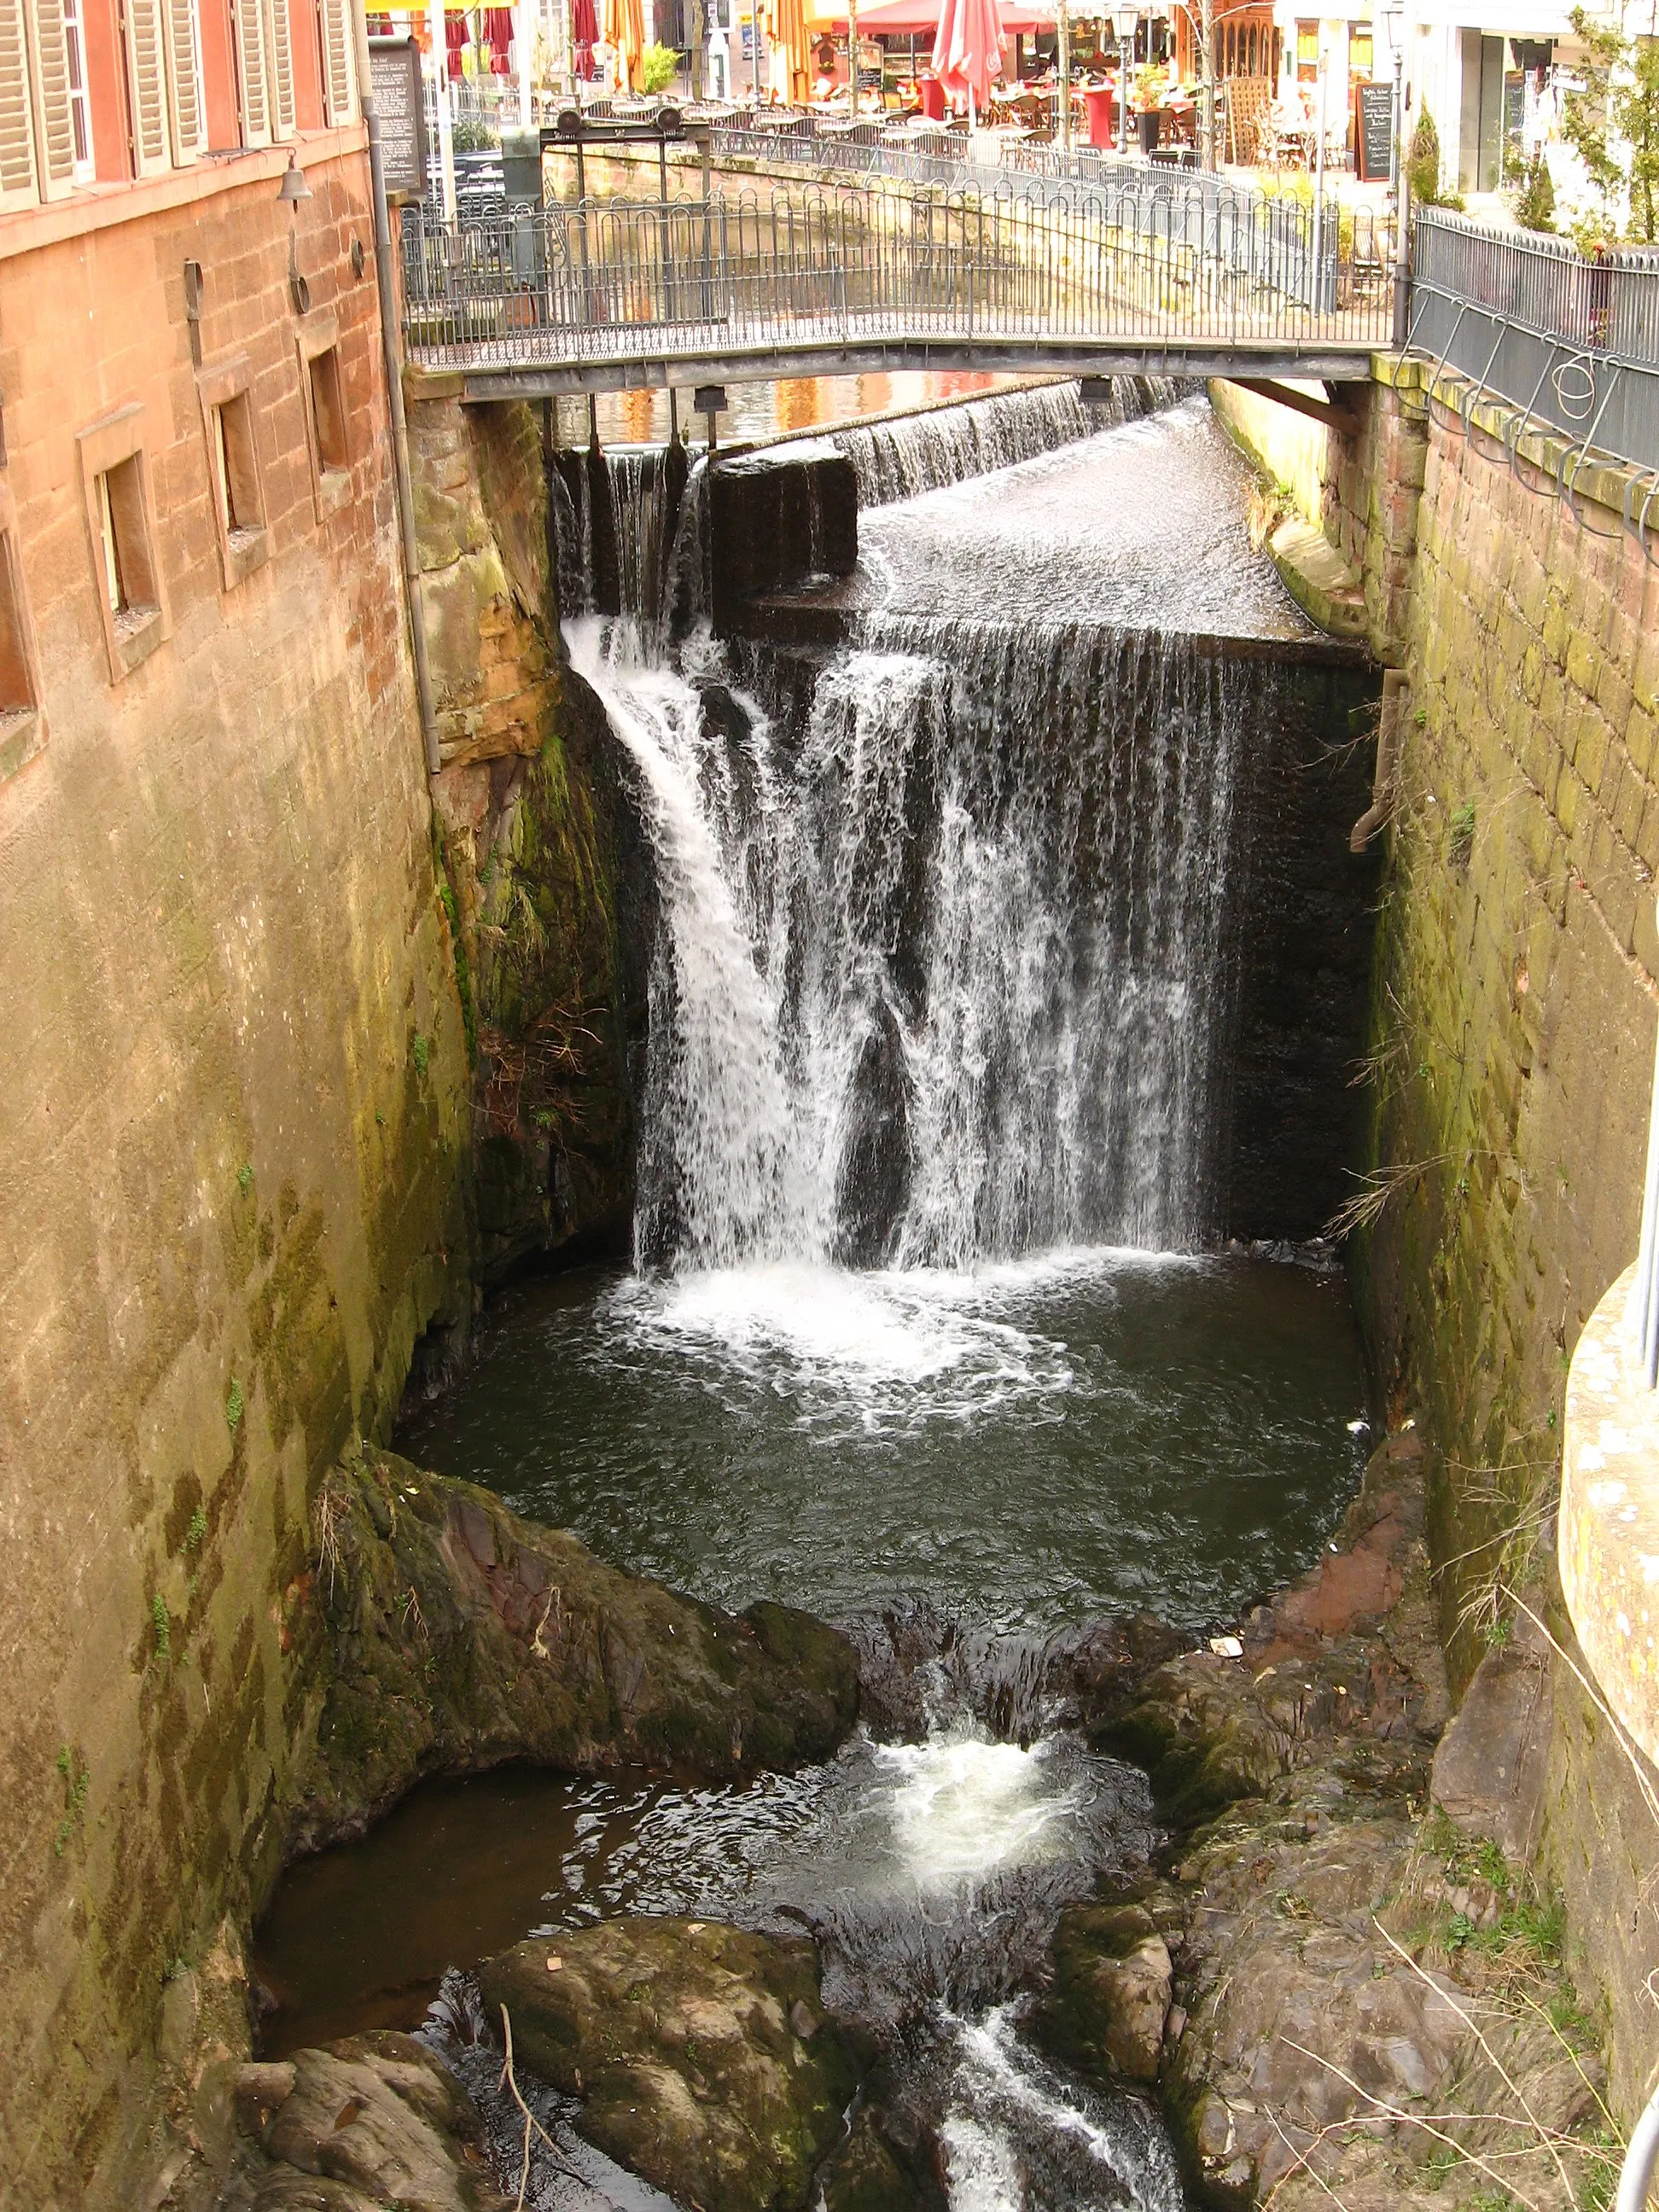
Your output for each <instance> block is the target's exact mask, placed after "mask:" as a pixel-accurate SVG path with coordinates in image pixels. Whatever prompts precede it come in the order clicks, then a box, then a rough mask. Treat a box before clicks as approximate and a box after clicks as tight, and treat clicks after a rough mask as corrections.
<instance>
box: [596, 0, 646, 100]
mask: <svg viewBox="0 0 1659 2212" xmlns="http://www.w3.org/2000/svg"><path fill="white" fill-rule="evenodd" d="M605 40H606V42H607V44H608V45H610V46H612V47H614V48H615V50H616V55H617V89H618V90H619V91H620V90H622V89H623V88H626V89H627V90H628V91H629V92H633V91H635V90H636V89H637V88H638V81H639V74H640V56H641V54H642V53H643V52H645V15H644V11H643V10H642V9H641V6H640V0H605Z"/></svg>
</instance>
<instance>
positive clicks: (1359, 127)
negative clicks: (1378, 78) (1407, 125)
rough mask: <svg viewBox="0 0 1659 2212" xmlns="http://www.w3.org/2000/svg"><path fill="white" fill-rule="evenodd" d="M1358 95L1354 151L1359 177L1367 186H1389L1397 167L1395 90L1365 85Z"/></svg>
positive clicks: (1361, 86)
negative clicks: (1395, 165) (1395, 154)
mask: <svg viewBox="0 0 1659 2212" xmlns="http://www.w3.org/2000/svg"><path fill="white" fill-rule="evenodd" d="M1355 137H1356V140H1357V142H1358V143H1357V146H1356V149H1355V150H1356V152H1357V154H1358V161H1359V173H1360V176H1361V177H1362V178H1363V179H1364V181H1365V182H1366V183H1367V184H1376V183H1379V182H1382V183H1386V182H1387V181H1388V177H1389V171H1390V169H1391V168H1392V167H1393V165H1394V87H1393V86H1392V85H1391V84H1362V85H1360V86H1359V87H1358V112H1357V114H1356V117H1355Z"/></svg>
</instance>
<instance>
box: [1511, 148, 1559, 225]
mask: <svg viewBox="0 0 1659 2212" xmlns="http://www.w3.org/2000/svg"><path fill="white" fill-rule="evenodd" d="M1515 219H1516V222H1518V223H1519V224H1520V226H1521V228H1522V230H1544V231H1553V229H1554V228H1555V186H1554V184H1553V182H1552V180H1551V178H1550V167H1549V163H1548V162H1547V161H1546V160H1545V159H1544V157H1543V155H1541V154H1534V155H1533V157H1532V159H1531V161H1529V162H1528V164H1527V168H1526V173H1525V175H1524V177H1523V178H1522V185H1521V189H1520V191H1518V192H1517V193H1516V196H1515Z"/></svg>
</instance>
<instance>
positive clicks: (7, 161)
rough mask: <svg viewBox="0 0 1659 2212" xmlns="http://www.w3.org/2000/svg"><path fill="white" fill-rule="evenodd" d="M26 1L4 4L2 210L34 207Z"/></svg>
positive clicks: (0, 49) (0, 39) (0, 43)
mask: <svg viewBox="0 0 1659 2212" xmlns="http://www.w3.org/2000/svg"><path fill="white" fill-rule="evenodd" d="M30 76H31V72H30V70H29V65H28V41H27V35H26V33H25V32H24V29H23V0H0V209H10V208H20V207H29V206H32V205H33V203H34V201H35V199H36V198H37V197H38V194H37V192H36V191H35V183H34V117H33V112H32V110H31V106H30V94H29V82H30Z"/></svg>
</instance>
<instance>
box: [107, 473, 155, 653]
mask: <svg viewBox="0 0 1659 2212" xmlns="http://www.w3.org/2000/svg"><path fill="white" fill-rule="evenodd" d="M98 522H99V530H100V537H101V538H102V542H103V556H104V591H105V594H106V598H107V599H108V601H109V611H110V613H111V615H112V617H113V618H114V623H115V630H116V635H117V636H118V637H122V636H128V635H131V633H132V632H133V631H134V630H136V629H141V628H142V627H143V624H144V623H147V622H148V621H149V619H150V617H152V616H153V615H155V614H157V613H159V611H160V606H159V602H158V599H157V595H156V590H155V567H154V564H153V563H152V562H151V559H150V550H149V530H148V528H147V527H146V526H145V521H144V488H143V480H142V478H141V477H140V475H139V471H138V456H137V453H132V454H130V455H129V456H128V458H127V459H125V461H118V462H117V463H116V464H115V465H114V467H113V468H109V469H106V470H105V471H103V472H102V474H101V475H100V477H99V478H98Z"/></svg>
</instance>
